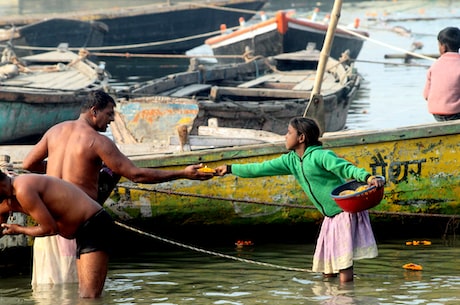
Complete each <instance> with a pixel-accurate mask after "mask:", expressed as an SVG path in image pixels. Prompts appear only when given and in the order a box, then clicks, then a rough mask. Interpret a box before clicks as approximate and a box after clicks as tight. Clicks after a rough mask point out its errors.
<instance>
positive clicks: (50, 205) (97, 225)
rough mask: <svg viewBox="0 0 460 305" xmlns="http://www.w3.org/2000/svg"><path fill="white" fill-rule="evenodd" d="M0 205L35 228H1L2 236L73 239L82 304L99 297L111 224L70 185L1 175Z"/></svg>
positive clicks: (4, 225) (43, 178) (52, 179)
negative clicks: (26, 218) (24, 217)
mask: <svg viewBox="0 0 460 305" xmlns="http://www.w3.org/2000/svg"><path fill="white" fill-rule="evenodd" d="M0 202H2V204H1V205H6V207H7V209H8V210H10V211H16V212H22V213H25V214H27V215H30V216H31V217H32V218H33V219H34V220H35V221H36V222H37V225H36V226H21V225H18V224H7V223H2V224H1V227H2V233H3V234H7V235H13V234H26V235H29V236H34V237H38V236H48V235H56V234H59V235H60V236H62V237H63V238H75V239H76V244H77V252H76V253H77V256H78V257H79V261H80V263H79V265H78V277H79V294H80V296H81V297H83V298H97V297H99V296H101V294H102V290H103V288H104V283H105V278H106V276H107V268H108V260H109V254H108V252H109V251H110V246H111V244H112V243H111V242H110V240H111V239H112V237H111V234H113V226H114V223H113V220H112V218H111V217H110V215H109V214H108V213H107V212H106V211H105V210H104V209H103V208H102V207H101V206H100V205H99V204H98V203H97V202H96V201H95V200H93V199H91V198H90V197H89V196H88V195H86V194H85V193H84V192H83V191H82V190H80V189H79V188H78V187H76V186H75V185H73V184H72V183H69V182H66V181H63V180H61V179H58V178H55V177H51V176H44V175H37V174H24V175H20V176H17V177H9V176H7V175H6V174H5V173H3V172H0ZM63 202H65V203H66V204H62V203H63Z"/></svg>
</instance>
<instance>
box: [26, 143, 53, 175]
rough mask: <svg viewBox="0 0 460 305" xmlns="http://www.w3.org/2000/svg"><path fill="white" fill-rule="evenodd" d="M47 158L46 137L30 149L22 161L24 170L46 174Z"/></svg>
mask: <svg viewBox="0 0 460 305" xmlns="http://www.w3.org/2000/svg"><path fill="white" fill-rule="evenodd" d="M47 157H48V143H47V140H46V135H45V136H44V137H43V138H42V139H41V140H40V141H39V142H38V143H37V144H36V145H35V146H34V147H33V148H32V150H31V151H30V152H29V153H28V154H27V156H26V157H25V158H24V160H23V161H22V167H23V168H24V169H25V170H28V171H31V172H34V173H39V174H43V173H46V160H45V159H46V158H47Z"/></svg>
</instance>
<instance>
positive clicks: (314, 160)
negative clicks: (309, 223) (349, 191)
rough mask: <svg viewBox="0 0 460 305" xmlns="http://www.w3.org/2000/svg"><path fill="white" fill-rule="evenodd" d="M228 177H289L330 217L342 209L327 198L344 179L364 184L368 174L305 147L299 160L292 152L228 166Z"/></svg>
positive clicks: (322, 151)
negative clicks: (263, 159)
mask: <svg viewBox="0 0 460 305" xmlns="http://www.w3.org/2000/svg"><path fill="white" fill-rule="evenodd" d="M231 171H232V174H234V175H236V176H239V177H242V178H255V177H264V176H278V175H293V176H294V177H295V179H296V180H297V181H298V182H299V184H300V186H301V187H302V189H303V190H304V191H305V193H306V194H307V196H308V197H309V198H310V200H311V201H312V203H313V204H314V205H315V207H316V208H317V209H318V210H319V211H320V212H321V213H322V214H323V215H325V216H328V217H332V216H334V215H337V214H339V213H341V212H342V209H341V208H340V207H339V206H338V205H337V204H336V203H335V201H334V199H332V197H331V192H332V190H333V189H334V188H336V187H338V186H339V185H342V184H343V183H345V181H346V180H348V179H356V180H358V181H363V182H364V181H366V180H367V178H368V177H369V176H370V174H369V173H368V172H367V171H366V170H365V169H362V168H359V167H356V166H355V165H353V164H352V163H350V162H349V161H347V160H345V159H343V158H340V157H338V156H337V155H336V154H335V153H334V152H333V151H331V150H327V149H323V147H322V146H319V145H317V146H309V147H308V148H307V150H306V151H305V153H304V155H303V156H302V158H300V157H299V156H298V155H297V154H296V153H295V152H294V151H290V152H289V153H286V154H283V155H281V156H280V157H278V158H275V159H272V160H269V161H264V162H261V163H249V164H232V165H231Z"/></svg>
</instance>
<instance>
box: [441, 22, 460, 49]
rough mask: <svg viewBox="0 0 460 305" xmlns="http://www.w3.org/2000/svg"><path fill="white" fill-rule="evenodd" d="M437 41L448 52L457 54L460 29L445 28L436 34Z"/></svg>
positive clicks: (459, 45)
mask: <svg viewBox="0 0 460 305" xmlns="http://www.w3.org/2000/svg"><path fill="white" fill-rule="evenodd" d="M438 41H439V42H440V43H441V44H443V45H445V46H446V47H447V51H448V52H458V50H459V49H460V29H459V28H455V27H447V28H445V29H443V30H441V31H440V32H439V34H438Z"/></svg>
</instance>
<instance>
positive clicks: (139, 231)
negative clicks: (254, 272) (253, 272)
mask: <svg viewBox="0 0 460 305" xmlns="http://www.w3.org/2000/svg"><path fill="white" fill-rule="evenodd" d="M115 224H117V225H118V226H120V227H123V228H125V229H127V230H130V231H133V232H136V233H138V234H141V235H145V236H148V237H152V238H155V239H158V240H160V241H163V242H166V243H169V244H172V245H175V246H178V247H182V248H185V249H189V250H193V251H197V252H201V253H205V254H209V255H213V256H218V257H222V258H227V259H231V260H235V261H239V262H243V263H248V264H254V265H259V266H264V267H271V268H276V269H282V270H289V271H300V272H313V271H312V270H310V269H303V268H294V267H286V266H281V265H275V264H270V263H264V262H257V261H254V260H250V259H245V258H240V257H235V256H231V255H227V254H222V253H218V252H214V251H209V250H205V249H201V248H197V247H194V246H190V245H186V244H183V243H179V242H176V241H173V240H170V239H167V238H164V237H160V236H158V235H155V234H151V233H147V232H144V231H141V230H139V229H136V228H133V227H131V226H128V225H126V224H124V223H121V222H118V221H115Z"/></svg>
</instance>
